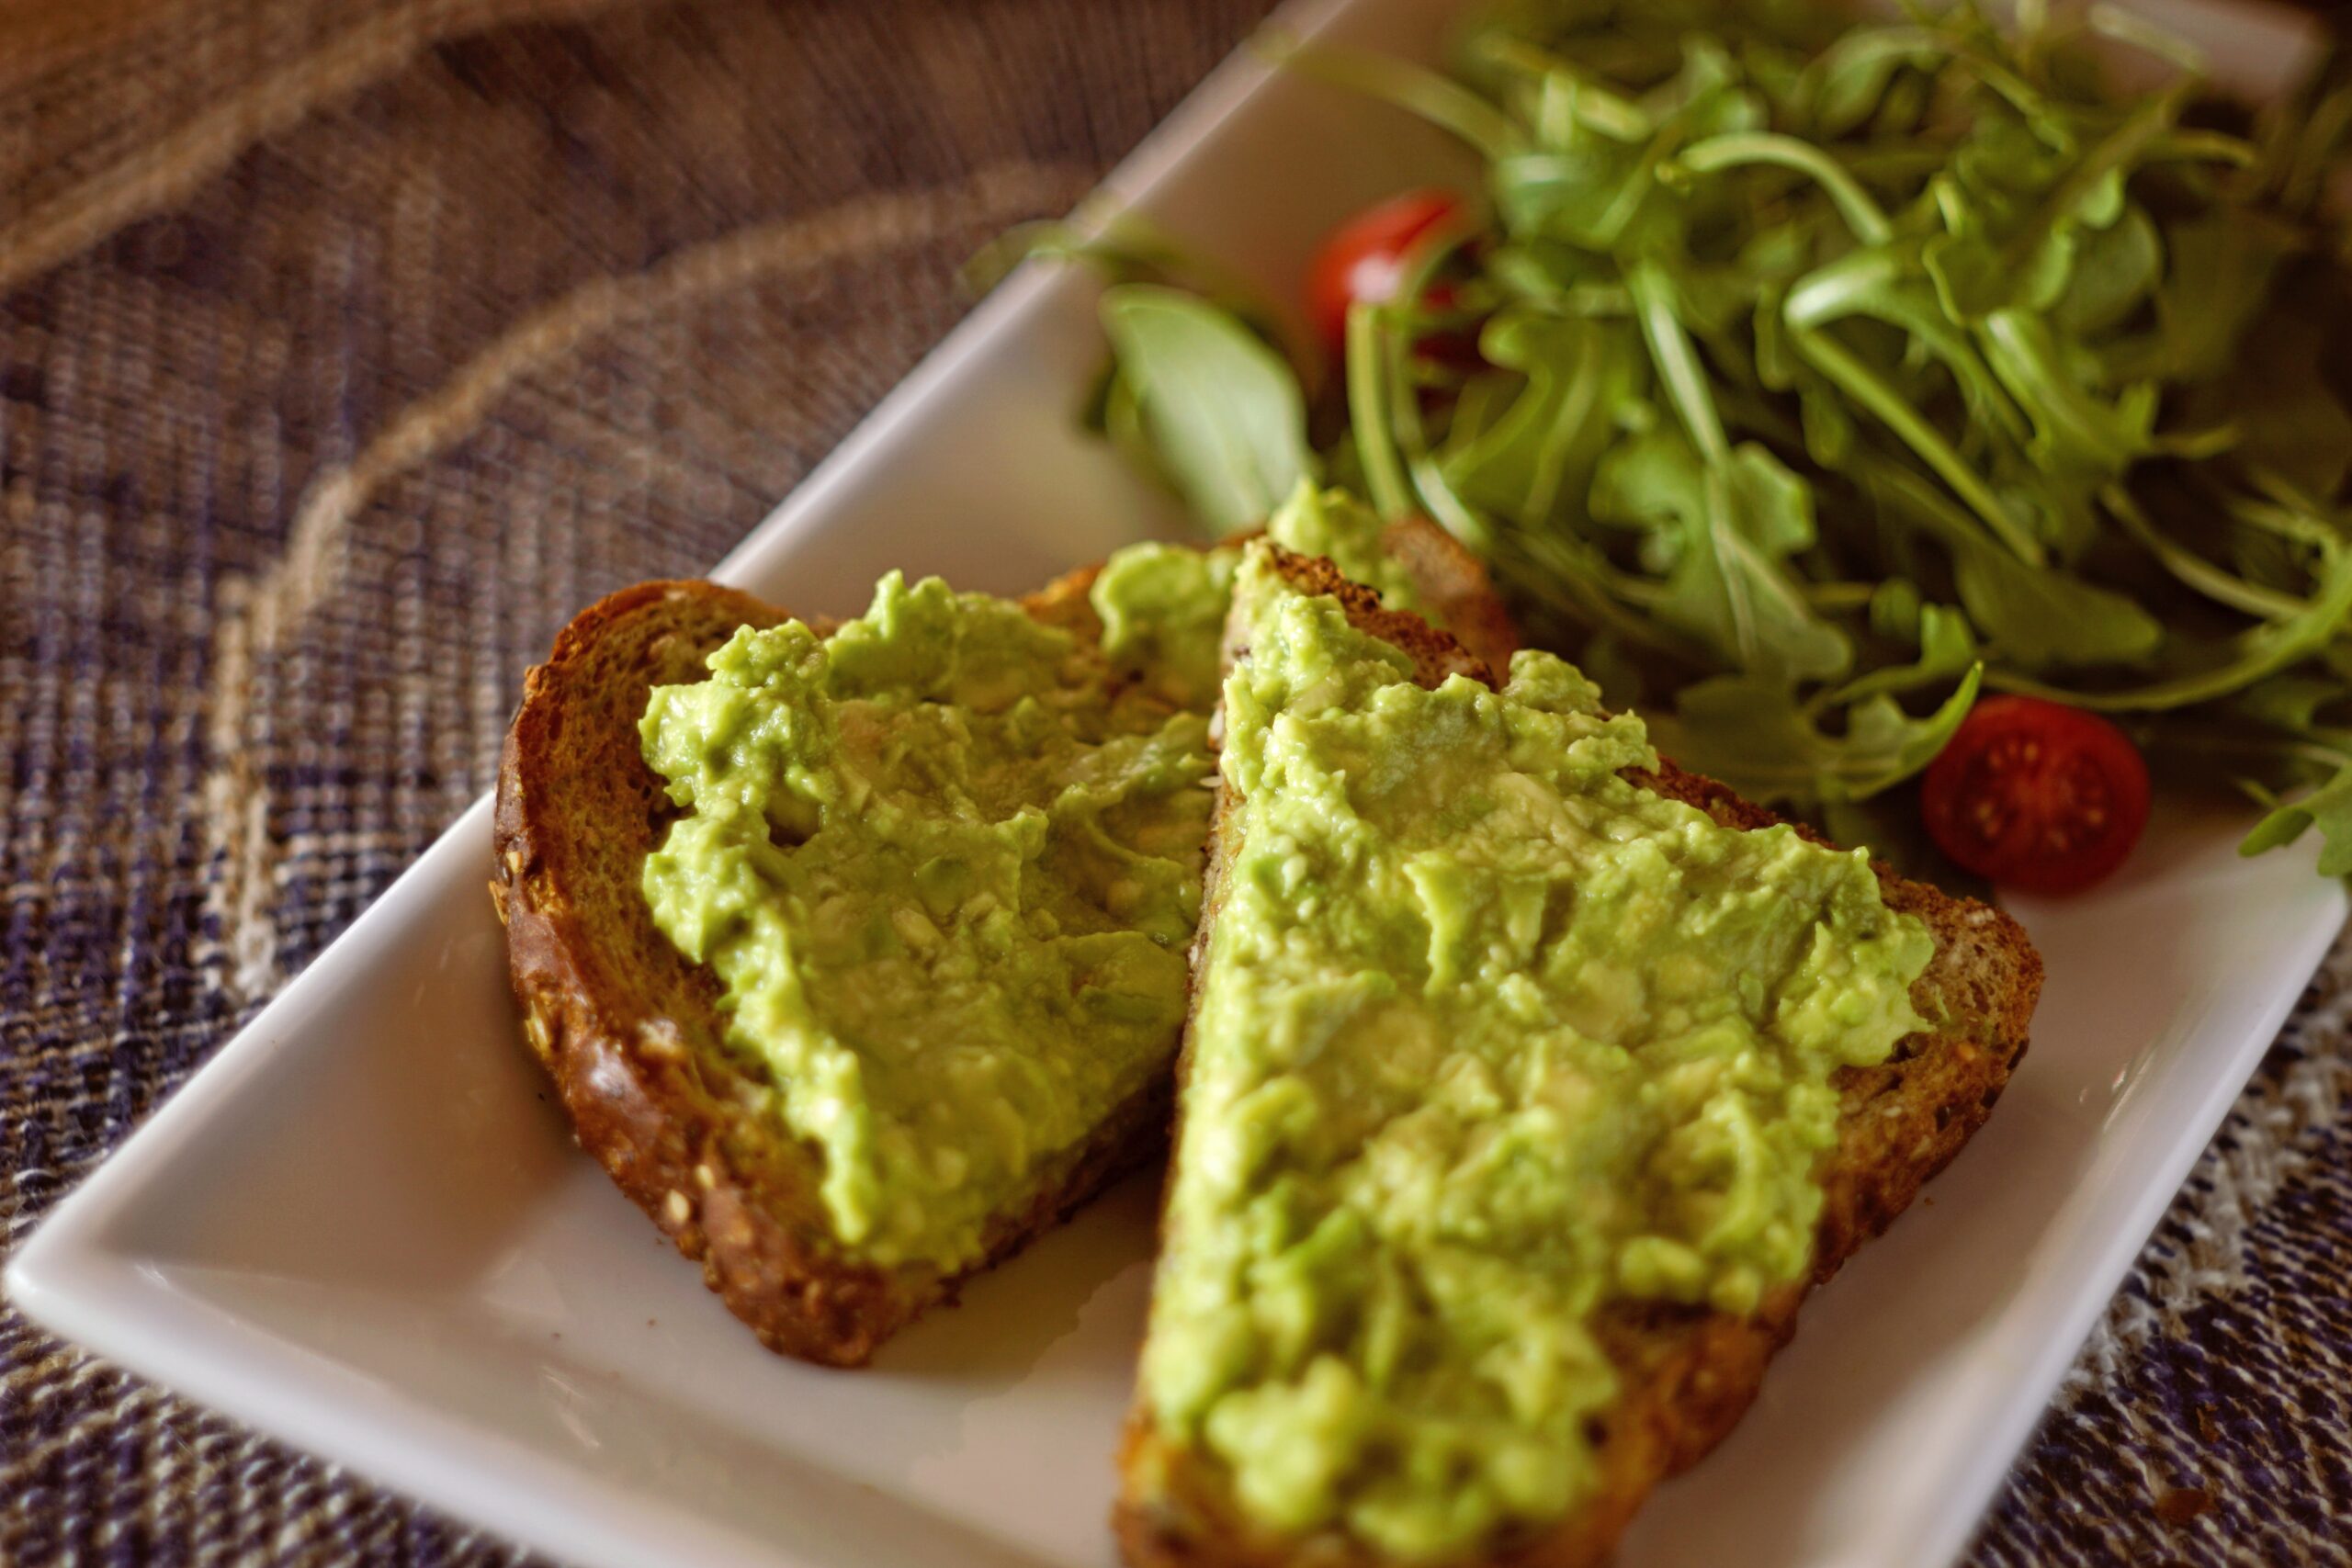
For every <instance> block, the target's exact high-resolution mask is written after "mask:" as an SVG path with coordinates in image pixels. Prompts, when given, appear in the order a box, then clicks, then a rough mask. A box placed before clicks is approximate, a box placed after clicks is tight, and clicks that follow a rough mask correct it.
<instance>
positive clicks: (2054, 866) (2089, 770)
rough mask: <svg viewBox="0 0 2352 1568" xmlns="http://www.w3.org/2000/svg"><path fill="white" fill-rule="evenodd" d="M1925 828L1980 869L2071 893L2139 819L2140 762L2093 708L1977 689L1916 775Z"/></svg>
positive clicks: (2112, 858)
mask: <svg viewBox="0 0 2352 1568" xmlns="http://www.w3.org/2000/svg"><path fill="white" fill-rule="evenodd" d="M1919 810H1920V815H1921V816H1922V817H1923V818H1925V819H1926V821H1927V827H1928V836H1929V837H1930V838H1932V839H1934V840H1936V845H1937V847H1938V848H1939V849H1941V850H1942V851H1943V852H1944V853H1946V854H1947V855H1950V856H1951V858H1952V860H1953V861H1954V862H1956V863H1958V864H1960V865H1961V866H1962V867H1964V868H1965V869H1967V870H1969V871H1973V872H1974V873H1976V874H1978V875H1979V876H1985V877H1990V878H1991V879H1992V880H1993V881H1995V882H1996V883H1998V884H2000V885H2001V886H2005V887H2014V888H2017V889H2018V890H2019V891H2021V892H2027V893H2053V894H2055V893H2078V892H2080V891H2081V890H2082V889H2084V888H2086V887H2088V886H2091V885H2092V884H2093V883H2095V882H2098V881H2099V880H2101V879H2102V878H2104V877H2106V876H2108V875H2109V874H2111V873H2113V872H2114V870H2115V868H2116V867H2118V866H2120V865H2121V864H2122V863H2123V862H2124V859H2125V857H2126V856H2128V855H2130V854H2131V847H2132V846H2133V845H2134V844H2137V843H2138V842H2139V841H2140V834H2141V832H2142V831H2143V829H2145V828H2146V827H2147V825H2148V764H2147V763H2146V762H2145V761H2143V760H2142V759H2141V756H2140V750H2139V748H2138V747H2136V746H2134V745H2132V744H2131V739H2130V738H2129V737H2128V736H2126V735H2125V734H2124V733H2123V732H2122V731H2121V730H2120V729H2118V728H2115V726H2113V725H2112V724H2109V722H2108V721H2107V720H2105V719H2103V718H2101V717H2099V716H2098V715H2097V714H2092V713H2085V712H2084V711H2083V710H2082V709H2080V708H2071V707H2067V706H2066V705H2064V704H2063V703H2052V702H2044V701H2043V700H2041V698H2039V697H2015V696H2000V697H1987V698H1986V699H1985V701H1983V702H1981V703H1978V704H1977V705H1976V706H1975V708H1974V710H1973V712H1971V713H1970V714H1969V716H1968V717H1967V718H1966V719H1965V720H1963V721H1962V724H1961V727H1960V728H1959V729H1958V730H1957V731H1955V732H1954V733H1953V735H1952V738H1951V741H1950V742H1949V743H1948V744H1947V745H1946V746H1945V747H1944V749H1943V750H1942V751H1941V752H1940V753H1939V755H1938V756H1937V758H1936V760H1935V761H1933V762H1930V763H1928V772H1927V775H1926V777H1925V778H1923V779H1922V780H1921V781H1920V790H1919Z"/></svg>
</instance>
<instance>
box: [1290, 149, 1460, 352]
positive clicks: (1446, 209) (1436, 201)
mask: <svg viewBox="0 0 2352 1568" xmlns="http://www.w3.org/2000/svg"><path fill="white" fill-rule="evenodd" d="M1461 210H1462V201H1461V198H1460V197H1456V196H1455V195H1453V192H1451V191H1443V190H1408V191H1407V192H1405V193H1404V194H1403V195H1402V196H1392V197H1389V198H1388V199H1387V200H1385V201H1381V202H1375V203H1374V204H1373V205H1372V206H1370V207H1367V208H1365V209H1363V211H1362V212H1359V213H1357V214H1356V215H1355V216H1354V217H1353V218H1351V219H1349V220H1347V221H1346V222H1345V223H1342V224H1340V226H1339V227H1338V228H1336V229H1334V230H1332V231H1331V232H1330V233H1329V235H1327V236H1325V238H1324V241H1323V243H1322V245H1321V247H1320V248H1319V249H1317V251H1316V253H1315V260H1314V262H1313V264H1312V265H1309V266H1308V267H1307V269H1306V317H1307V320H1308V321H1310V322H1312V323H1313V325H1314V327H1315V331H1316V333H1317V334H1318V335H1319V336H1320V337H1321V338H1322V339H1323V343H1324V345H1325V346H1326V347H1328V348H1329V349H1330V351H1331V352H1332V353H1333V354H1334V355H1338V354H1340V353H1341V352H1343V351H1344V349H1345V347H1346V344H1347V341H1348V307H1350V306H1351V305H1353V304H1356V303H1357V302H1359V301H1362V302H1363V303H1365V304H1372V305H1381V304H1385V303H1386V302H1387V301H1389V300H1391V299H1395V298H1396V297H1397V285H1399V284H1400V283H1402V282H1403V281H1404V278H1405V261H1406V257H1407V256H1408V255H1409V254H1411V253H1412V249H1413V245H1414V243H1415V242H1416V241H1418V240H1419V239H1420V237H1421V236H1422V235H1424V234H1426V233H1428V232H1429V231H1430V230H1431V229H1434V228H1436V227H1437V226H1438V225H1439V224H1440V223H1442V222H1444V221H1445V220H1447V219H1449V218H1451V217H1453V215H1454V214H1455V213H1457V212H1459V211H1461ZM1438 293H1439V291H1438V290H1437V289H1434V288H1432V289H1431V290H1430V295H1431V297H1432V298H1435V297H1437V296H1438Z"/></svg>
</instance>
